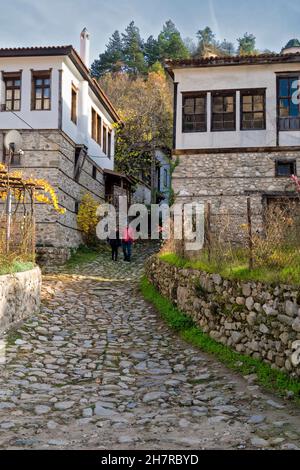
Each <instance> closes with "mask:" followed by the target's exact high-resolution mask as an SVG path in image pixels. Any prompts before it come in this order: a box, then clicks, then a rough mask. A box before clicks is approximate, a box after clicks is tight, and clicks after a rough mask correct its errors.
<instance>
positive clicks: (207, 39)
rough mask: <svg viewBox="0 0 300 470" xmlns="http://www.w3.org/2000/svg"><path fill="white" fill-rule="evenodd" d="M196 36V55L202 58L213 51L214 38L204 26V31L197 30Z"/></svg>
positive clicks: (208, 28)
mask: <svg viewBox="0 0 300 470" xmlns="http://www.w3.org/2000/svg"><path fill="white" fill-rule="evenodd" d="M196 36H197V38H198V49H197V55H200V56H203V55H205V54H206V53H209V52H213V51H214V50H215V48H216V36H215V34H214V33H213V32H212V30H211V28H210V27H209V26H206V28H204V29H199V31H198V32H197V34H196Z"/></svg>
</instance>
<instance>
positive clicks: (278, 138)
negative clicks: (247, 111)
mask: <svg viewBox="0 0 300 470" xmlns="http://www.w3.org/2000/svg"><path fill="white" fill-rule="evenodd" d="M276 145H277V146H279V145H280V124H279V77H278V76H277V77H276Z"/></svg>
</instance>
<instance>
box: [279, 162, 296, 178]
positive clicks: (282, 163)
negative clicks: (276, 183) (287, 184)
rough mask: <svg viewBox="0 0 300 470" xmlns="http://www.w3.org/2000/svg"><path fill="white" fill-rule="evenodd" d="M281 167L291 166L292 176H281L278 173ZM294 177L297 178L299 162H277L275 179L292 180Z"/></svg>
mask: <svg viewBox="0 0 300 470" xmlns="http://www.w3.org/2000/svg"><path fill="white" fill-rule="evenodd" d="M279 165H290V168H291V169H292V172H291V174H290V175H280V174H279V173H278V170H279ZM292 175H295V176H297V161H296V160H280V159H278V160H276V161H275V178H290V177H291V176H292Z"/></svg>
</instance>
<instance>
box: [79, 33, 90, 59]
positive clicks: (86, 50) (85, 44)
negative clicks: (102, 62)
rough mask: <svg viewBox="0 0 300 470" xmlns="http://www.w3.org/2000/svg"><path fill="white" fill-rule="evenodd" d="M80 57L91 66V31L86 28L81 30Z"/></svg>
mask: <svg viewBox="0 0 300 470" xmlns="http://www.w3.org/2000/svg"><path fill="white" fill-rule="evenodd" d="M80 57H81V59H82V62H83V63H84V64H85V65H86V66H87V67H89V66H90V33H89V32H88V30H87V29H86V28H84V29H83V30H82V31H81V34H80Z"/></svg>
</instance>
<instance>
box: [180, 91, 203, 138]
mask: <svg viewBox="0 0 300 470" xmlns="http://www.w3.org/2000/svg"><path fill="white" fill-rule="evenodd" d="M197 98H204V108H205V112H204V113H200V114H195V112H194V114H193V115H192V116H204V127H203V128H202V129H196V128H195V127H196V124H197V122H196V121H195V122H193V123H192V124H193V129H187V128H186V126H187V123H186V122H185V116H188V115H187V114H185V112H184V111H185V106H186V105H185V101H186V100H187V99H193V100H194V111H195V107H196V102H195V100H196V99H197ZM199 132H207V93H204V92H192V93H189V92H188V93H182V133H183V134H194V133H199Z"/></svg>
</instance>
